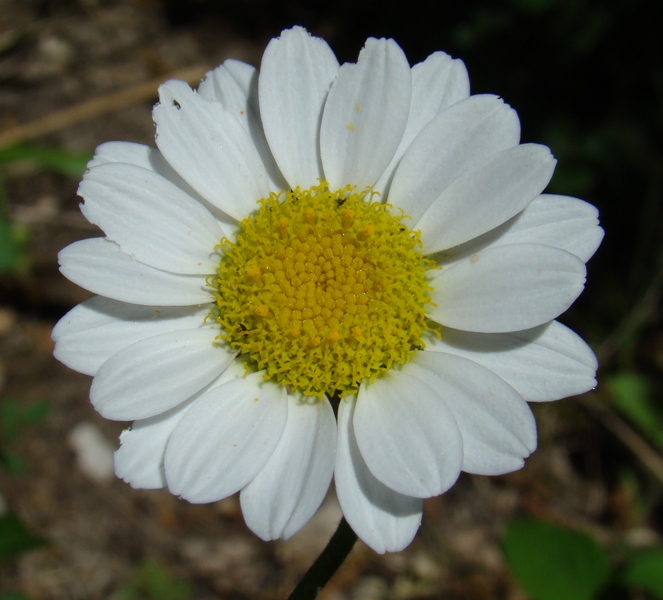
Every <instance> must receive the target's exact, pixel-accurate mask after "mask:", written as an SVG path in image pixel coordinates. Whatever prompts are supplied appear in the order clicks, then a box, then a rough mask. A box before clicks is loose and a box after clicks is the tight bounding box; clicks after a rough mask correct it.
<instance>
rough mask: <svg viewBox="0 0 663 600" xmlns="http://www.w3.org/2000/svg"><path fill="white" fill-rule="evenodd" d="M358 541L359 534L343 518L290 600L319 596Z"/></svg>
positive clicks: (302, 599)
mask: <svg viewBox="0 0 663 600" xmlns="http://www.w3.org/2000/svg"><path fill="white" fill-rule="evenodd" d="M356 541H357V534H356V533H355V532H354V531H352V528H351V527H350V526H349V525H348V522H347V521H346V520H345V518H343V519H341V522H340V523H339V524H338V528H337V529H336V531H335V532H334V535H333V536H332V537H331V539H330V540H329V543H328V544H327V546H326V547H325V549H324V550H323V551H322V554H320V556H318V558H317V559H316V561H315V562H314V563H313V564H312V565H311V568H310V569H309V570H308V571H307V572H306V574H305V575H304V577H303V578H302V580H301V581H300V582H299V583H298V584H297V587H296V588H295V589H294V590H293V592H292V594H290V596H288V600H311V599H312V598H317V597H318V594H319V593H320V592H321V591H322V589H323V588H324V587H325V585H327V583H328V582H329V580H330V579H331V578H332V577H333V576H334V573H336V571H338V569H339V567H340V566H341V565H342V564H343V561H344V560H345V559H346V558H347V557H348V555H349V554H350V551H351V550H352V548H353V547H354V545H355V542H356Z"/></svg>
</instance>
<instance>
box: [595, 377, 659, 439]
mask: <svg viewBox="0 0 663 600" xmlns="http://www.w3.org/2000/svg"><path fill="white" fill-rule="evenodd" d="M606 383H607V387H608V390H609V391H610V398H611V400H612V402H613V404H614V405H615V406H616V407H617V408H618V409H619V410H620V411H621V412H622V413H623V414H624V415H626V416H627V417H628V419H629V420H630V421H631V423H633V424H634V425H635V426H636V427H637V428H638V429H639V430H640V431H641V432H642V433H643V434H644V435H645V437H646V438H647V439H648V440H650V441H651V442H653V443H654V444H655V445H656V446H657V447H658V449H659V450H661V451H663V406H662V405H661V402H660V393H658V394H657V393H656V390H655V387H654V384H653V383H652V381H651V380H650V379H648V378H647V377H645V376H644V375H642V374H638V373H627V372H618V373H615V374H613V375H610V376H609V377H607V378H606Z"/></svg>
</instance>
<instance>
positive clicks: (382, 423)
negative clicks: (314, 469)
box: [354, 371, 463, 498]
mask: <svg viewBox="0 0 663 600" xmlns="http://www.w3.org/2000/svg"><path fill="white" fill-rule="evenodd" d="M354 429H355V435H356V437H357V445H358V446H359V450H361V455H362V457H363V458H364V460H365V461H366V464H367V465H368V468H369V469H370V471H371V473H373V475H374V476H375V477H376V478H377V479H379V480H380V481H381V482H382V483H384V484H385V485H386V486H388V487H390V488H391V489H392V490H396V491H397V492H400V493H401V494H405V495H406V496H414V497H416V498H428V497H430V496H437V495H438V494H442V493H443V492H446V491H447V490H448V489H449V488H450V487H451V486H452V485H453V484H454V483H455V482H456V479H458V475H459V474H460V469H461V463H462V459H463V441H462V438H461V435H460V431H459V429H458V426H457V425H456V422H455V420H454V418H453V415H452V414H451V412H449V409H448V408H447V407H446V405H445V403H444V401H443V400H442V398H440V395H439V394H438V393H437V392H436V391H435V390H433V389H431V388H429V387H428V386H427V385H425V384H424V383H421V382H420V381H418V380H417V379H414V378H413V377H410V376H408V375H406V374H405V373H404V372H400V371H391V372H389V373H388V374H387V375H384V376H382V377H380V378H379V379H376V380H375V381H374V382H373V383H370V384H367V383H366V382H364V383H362V384H361V386H360V387H359V395H358V399H357V408H356V410H355V416H354Z"/></svg>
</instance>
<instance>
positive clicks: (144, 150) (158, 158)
mask: <svg viewBox="0 0 663 600" xmlns="http://www.w3.org/2000/svg"><path fill="white" fill-rule="evenodd" d="M108 163H111V164H112V163H123V164H127V165H134V166H136V167H141V168H143V169H147V170H149V171H154V172H155V173H158V174H159V175H161V176H162V177H165V178H166V179H167V180H168V181H170V182H171V183H173V184H174V185H176V186H177V187H178V188H180V189H181V190H182V191H184V192H186V194H187V195H188V196H191V198H194V199H195V200H197V201H198V202H199V203H200V204H202V205H203V206H204V207H205V208H206V209H207V210H208V211H209V212H210V213H212V214H213V215H214V218H215V219H216V220H217V222H218V225H219V227H221V229H222V230H223V231H224V233H225V235H226V237H230V236H231V235H232V234H233V232H234V230H235V228H236V221H235V220H234V219H232V218H231V217H229V216H228V215H226V214H225V213H223V212H221V211H220V210H219V209H218V208H217V207H216V206H214V205H212V204H210V203H209V202H208V201H207V200H205V199H204V198H203V197H202V196H201V195H200V194H199V193H198V192H196V190H194V189H193V188H192V187H191V186H190V185H189V184H188V183H187V182H186V181H184V179H182V178H181V177H180V176H179V175H178V174H177V171H175V169H173V167H171V166H170V165H169V164H168V161H167V160H166V159H165V158H164V157H163V155H162V154H161V152H159V150H157V149H156V148H151V147H150V146H145V145H143V144H134V143H132V142H105V143H104V144H101V146H98V147H97V149H96V150H95V152H94V157H93V158H92V160H91V161H90V162H89V163H88V164H87V166H88V169H91V168H92V167H98V166H100V165H105V164H108Z"/></svg>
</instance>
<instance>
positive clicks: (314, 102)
mask: <svg viewBox="0 0 663 600" xmlns="http://www.w3.org/2000/svg"><path fill="white" fill-rule="evenodd" d="M337 73H338V61H337V60H336V57H335V56H334V53H333V52H332V51H331V49H330V48H329V46H328V45H327V43H326V42H325V41H324V40H321V39H320V38H316V37H312V36H311V35H310V34H309V33H308V32H307V31H306V30H305V29H303V28H301V27H294V28H293V29H288V30H287V31H284V32H283V33H282V34H281V37H279V38H275V39H273V40H272V41H271V42H270V43H269V44H268V45H267V48H266V49H265V53H264V55H263V58H262V64H261V70H260V79H259V82H258V85H259V92H260V93H259V96H260V115H261V117H262V122H263V125H264V128H265V136H266V137H267V141H268V142H269V146H270V148H271V149H272V153H273V154H274V158H275V159H276V162H277V164H278V165H279V167H280V168H281V172H282V173H283V175H284V176H285V178H286V179H287V181H288V183H289V184H290V186H291V187H293V188H295V187H297V186H301V187H302V188H308V187H310V186H312V185H315V184H317V183H318V182H317V180H318V178H322V176H323V174H322V163H321V161H320V121H321V119H322V109H323V107H324V104H325V100H326V98H327V94H328V93H329V87H330V86H331V83H332V81H333V80H334V78H335V77H336V74H337Z"/></svg>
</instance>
